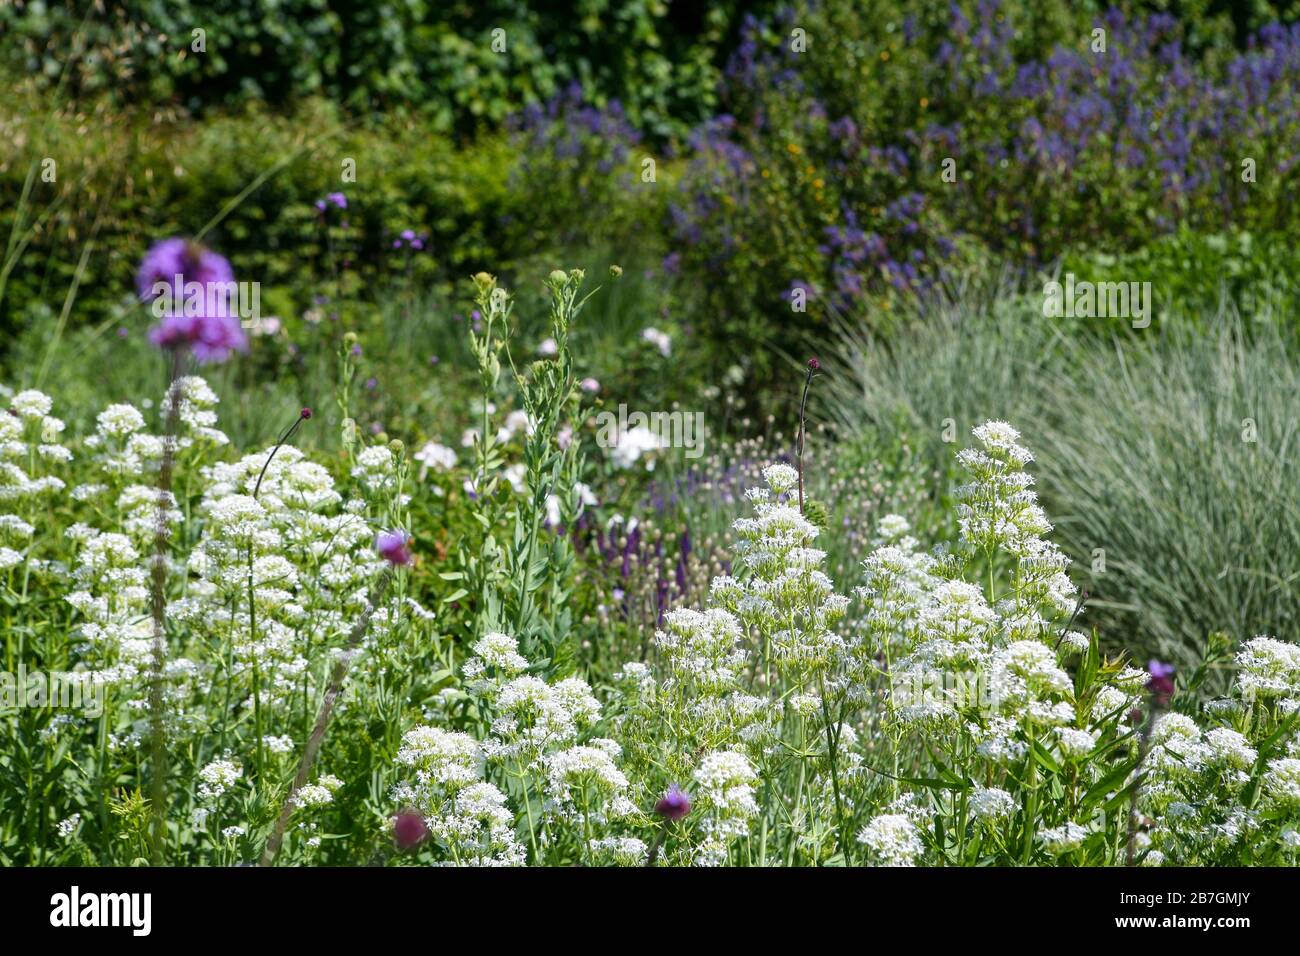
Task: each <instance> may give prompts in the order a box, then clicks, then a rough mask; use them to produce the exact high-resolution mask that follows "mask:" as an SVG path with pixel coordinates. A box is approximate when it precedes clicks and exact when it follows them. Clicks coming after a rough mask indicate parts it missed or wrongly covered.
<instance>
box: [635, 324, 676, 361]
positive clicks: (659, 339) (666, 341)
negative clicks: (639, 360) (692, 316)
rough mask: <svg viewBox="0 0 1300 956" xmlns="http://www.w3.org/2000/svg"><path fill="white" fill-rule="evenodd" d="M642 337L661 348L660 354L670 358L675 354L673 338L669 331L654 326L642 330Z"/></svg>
mask: <svg viewBox="0 0 1300 956" xmlns="http://www.w3.org/2000/svg"><path fill="white" fill-rule="evenodd" d="M641 338H642V339H644V340H645V341H647V342H649V343H650V344H651V345H653V346H654V347H655V348H657V349H658V350H659V354H660V355H662V356H663V357H664V358H668V357H669V356H671V355H672V354H673V340H672V338H671V337H669V335H668V333H667V332H661V331H659V329H656V328H655V327H654V326H649V327H647V328H644V329H642V330H641Z"/></svg>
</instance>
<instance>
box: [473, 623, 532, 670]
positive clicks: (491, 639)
mask: <svg viewBox="0 0 1300 956" xmlns="http://www.w3.org/2000/svg"><path fill="white" fill-rule="evenodd" d="M473 650H474V653H475V654H476V655H477V656H478V660H479V661H480V662H481V665H483V666H474V667H471V664H472V663H473V659H471V661H470V662H467V663H466V665H465V673H466V675H467V676H477V675H478V674H480V673H482V671H483V667H484V666H486V667H495V668H496V669H497V670H498V671H499V672H501V673H502V674H504V675H505V676H507V677H514V676H515V675H516V674H520V673H523V672H524V671H526V670H527V669H528V661H527V660H526V659H525V658H524V656H523V655H522V654H520V653H519V642H518V641H517V640H515V639H514V638H513V637H511V636H510V635H509V634H502V633H500V632H499V631H491V632H489V633H487V634H485V635H483V637H482V638H481V639H480V640H479V641H478V642H477V643H476V644H474V647H473Z"/></svg>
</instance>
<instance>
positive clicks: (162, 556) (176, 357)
mask: <svg viewBox="0 0 1300 956" xmlns="http://www.w3.org/2000/svg"><path fill="white" fill-rule="evenodd" d="M184 364H185V353H184V352H181V351H174V352H172V355H171V386H170V388H169V389H168V392H167V418H166V422H165V424H164V426H163V455H162V464H161V466H160V467H159V469H158V515H157V524H156V526H155V529H154V556H153V568H152V575H151V576H150V588H149V591H150V610H151V614H152V617H153V659H152V673H151V675H150V683H149V737H150V750H151V753H152V766H153V779H152V780H151V782H150V788H149V790H150V794H149V800H150V815H151V822H150V841H151V844H152V846H151V850H152V857H153V864H154V866H161V865H162V863H163V858H164V855H165V854H164V848H165V844H166V838H167V807H166V801H167V726H166V720H165V719H164V716H163V697H164V695H163V672H164V669H165V667H166V662H167V554H168V551H169V545H170V541H171V532H170V529H169V527H168V525H167V502H168V500H169V499H170V498H171V487H172V467H173V465H174V463H175V458H176V426H177V423H178V422H179V420H180V410H181V378H182V375H181V372H182V371H183V369H184Z"/></svg>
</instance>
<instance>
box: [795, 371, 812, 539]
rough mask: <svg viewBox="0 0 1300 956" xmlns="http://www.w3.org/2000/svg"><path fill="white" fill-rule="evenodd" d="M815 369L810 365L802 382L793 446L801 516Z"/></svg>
mask: <svg viewBox="0 0 1300 956" xmlns="http://www.w3.org/2000/svg"><path fill="white" fill-rule="evenodd" d="M816 374H817V369H816V368H815V367H814V366H813V365H812V364H811V363H810V364H809V365H808V375H807V377H806V378H805V379H804V380H803V397H802V398H801V399H800V400H799V440H798V442H796V444H795V459H796V460H797V462H798V465H799V514H803V443H804V437H805V434H806V433H807V431H808V418H807V412H808V389H809V388H810V387H811V386H812V380H813V376H814V375H816Z"/></svg>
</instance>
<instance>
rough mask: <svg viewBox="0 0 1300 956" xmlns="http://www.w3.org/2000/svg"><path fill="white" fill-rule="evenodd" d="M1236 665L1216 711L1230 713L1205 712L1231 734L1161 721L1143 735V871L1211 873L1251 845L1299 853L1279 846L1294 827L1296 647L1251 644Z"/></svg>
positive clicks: (1299, 805) (1261, 640)
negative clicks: (1170, 868) (1203, 869)
mask: <svg viewBox="0 0 1300 956" xmlns="http://www.w3.org/2000/svg"><path fill="white" fill-rule="evenodd" d="M1237 664H1238V667H1239V670H1238V672H1237V678H1236V682H1235V684H1234V687H1233V694H1232V697H1231V698H1229V699H1227V700H1224V701H1220V702H1219V703H1220V704H1228V705H1232V706H1214V707H1211V706H1207V707H1206V708H1205V710H1206V712H1207V713H1208V714H1210V715H1211V716H1216V715H1217V717H1218V719H1220V720H1227V721H1229V722H1230V723H1232V724H1233V725H1232V726H1215V727H1211V728H1209V729H1207V730H1203V729H1202V728H1201V727H1200V726H1199V725H1198V724H1197V722H1196V721H1195V720H1194V719H1193V718H1192V717H1189V716H1187V715H1186V714H1181V713H1168V714H1165V715H1163V716H1162V717H1160V719H1159V720H1157V721H1156V723H1155V726H1154V727H1153V728H1152V730H1151V740H1150V751H1149V753H1148V755H1147V763H1146V779H1145V783H1144V786H1143V788H1142V807H1143V812H1144V813H1145V815H1146V816H1147V817H1148V818H1150V819H1151V820H1153V821H1154V824H1153V826H1152V827H1151V830H1150V832H1149V834H1146V836H1147V837H1148V840H1147V842H1148V844H1149V846H1150V848H1151V849H1150V850H1149V852H1148V854H1147V856H1148V862H1150V860H1151V859H1152V858H1154V859H1155V860H1157V861H1159V862H1162V863H1169V864H1173V865H1179V866H1185V865H1207V864H1209V865H1217V864H1220V863H1222V862H1226V861H1230V860H1235V859H1239V858H1240V857H1239V852H1240V850H1241V848H1242V847H1248V846H1252V845H1269V844H1273V845H1277V846H1281V847H1283V848H1285V849H1287V850H1288V851H1290V852H1293V853H1294V852H1295V851H1297V850H1300V840H1296V841H1294V842H1288V837H1287V833H1288V832H1291V833H1294V832H1295V828H1296V824H1297V821H1300V731H1297V730H1295V729H1294V728H1292V729H1291V730H1290V731H1289V732H1288V731H1287V727H1286V725H1285V723H1284V722H1286V721H1289V720H1290V719H1291V717H1292V715H1294V714H1295V713H1296V711H1297V710H1298V709H1300V648H1297V647H1296V645H1294V644H1288V643H1285V642H1283V641H1279V640H1276V639H1274V638H1271V637H1266V636H1259V637H1256V638H1254V639H1252V640H1250V641H1247V642H1246V643H1245V644H1244V645H1243V646H1242V648H1241V651H1240V652H1239V653H1238V655H1237ZM1248 734H1249V736H1248ZM1265 748H1267V749H1265Z"/></svg>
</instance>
